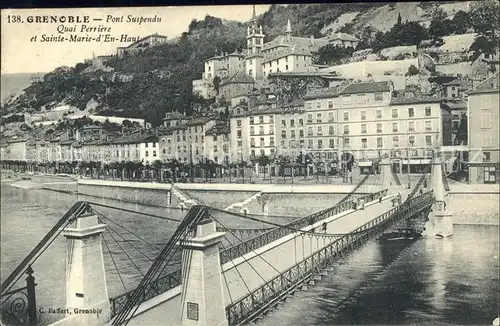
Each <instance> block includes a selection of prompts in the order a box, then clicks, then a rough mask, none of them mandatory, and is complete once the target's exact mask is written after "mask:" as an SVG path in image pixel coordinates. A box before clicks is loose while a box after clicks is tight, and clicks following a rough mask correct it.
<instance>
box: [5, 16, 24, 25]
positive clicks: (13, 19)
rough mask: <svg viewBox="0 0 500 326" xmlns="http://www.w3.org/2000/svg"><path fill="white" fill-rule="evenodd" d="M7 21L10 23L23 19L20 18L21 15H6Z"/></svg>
mask: <svg viewBox="0 0 500 326" xmlns="http://www.w3.org/2000/svg"><path fill="white" fill-rule="evenodd" d="M7 21H8V22H9V24H10V23H22V22H23V20H22V19H21V16H11V15H9V16H7Z"/></svg>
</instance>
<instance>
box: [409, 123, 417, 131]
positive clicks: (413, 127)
mask: <svg viewBox="0 0 500 326" xmlns="http://www.w3.org/2000/svg"><path fill="white" fill-rule="evenodd" d="M408 131H410V132H411V131H415V122H413V121H410V122H408Z"/></svg>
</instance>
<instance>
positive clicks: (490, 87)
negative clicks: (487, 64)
mask: <svg viewBox="0 0 500 326" xmlns="http://www.w3.org/2000/svg"><path fill="white" fill-rule="evenodd" d="M498 77H499V74H498V72H497V73H496V74H494V75H493V76H491V77H490V78H487V79H485V80H483V81H482V82H480V83H479V84H478V85H477V86H476V87H475V88H474V89H471V90H468V91H467V93H468V94H469V95H474V94H482V93H498Z"/></svg>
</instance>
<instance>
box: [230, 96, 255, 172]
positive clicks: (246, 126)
mask: <svg viewBox="0 0 500 326" xmlns="http://www.w3.org/2000/svg"><path fill="white" fill-rule="evenodd" d="M248 111H249V108H248V107H247V106H246V105H242V104H241V105H237V106H235V107H234V108H232V109H231V110H230V115H231V118H230V119H229V130H230V133H229V137H230V144H231V149H230V161H231V162H238V161H240V162H242V161H247V160H248V159H249V158H250V123H249V119H247V114H248ZM254 130H255V126H254Z"/></svg>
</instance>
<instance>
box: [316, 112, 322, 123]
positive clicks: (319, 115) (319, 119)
mask: <svg viewBox="0 0 500 326" xmlns="http://www.w3.org/2000/svg"><path fill="white" fill-rule="evenodd" d="M316 122H321V113H318V114H316Z"/></svg>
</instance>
